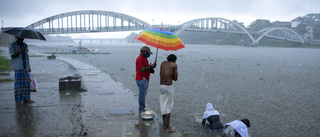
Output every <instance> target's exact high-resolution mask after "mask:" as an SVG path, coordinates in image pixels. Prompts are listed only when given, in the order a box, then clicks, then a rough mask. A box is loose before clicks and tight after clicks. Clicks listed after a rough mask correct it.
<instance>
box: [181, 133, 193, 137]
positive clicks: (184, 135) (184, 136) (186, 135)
mask: <svg viewBox="0 0 320 137" xmlns="http://www.w3.org/2000/svg"><path fill="white" fill-rule="evenodd" d="M190 136H191V134H188V133H182V134H181V137H190Z"/></svg>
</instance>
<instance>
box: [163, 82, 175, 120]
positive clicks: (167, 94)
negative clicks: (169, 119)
mask: <svg viewBox="0 0 320 137" xmlns="http://www.w3.org/2000/svg"><path fill="white" fill-rule="evenodd" d="M173 93H174V90H173V88H172V85H170V86H169V85H160V111H161V114H162V115H164V114H169V113H171V108H172V106H173Z"/></svg>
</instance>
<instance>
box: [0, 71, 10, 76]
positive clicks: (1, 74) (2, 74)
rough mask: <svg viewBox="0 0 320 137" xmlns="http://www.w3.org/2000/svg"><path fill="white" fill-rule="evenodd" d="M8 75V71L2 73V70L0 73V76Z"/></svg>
mask: <svg viewBox="0 0 320 137" xmlns="http://www.w3.org/2000/svg"><path fill="white" fill-rule="evenodd" d="M9 75H10V73H3V72H1V73H0V76H9Z"/></svg>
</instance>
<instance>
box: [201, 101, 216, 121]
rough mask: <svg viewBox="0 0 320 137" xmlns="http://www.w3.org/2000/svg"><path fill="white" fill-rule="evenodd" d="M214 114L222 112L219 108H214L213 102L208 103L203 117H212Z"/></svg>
mask: <svg viewBox="0 0 320 137" xmlns="http://www.w3.org/2000/svg"><path fill="white" fill-rule="evenodd" d="M212 115H220V113H219V112H218V111H217V110H214V109H213V106H212V104H211V103H207V105H206V111H205V112H204V113H203V117H202V119H207V118H208V117H210V116H212Z"/></svg>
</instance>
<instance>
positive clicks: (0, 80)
mask: <svg viewBox="0 0 320 137" xmlns="http://www.w3.org/2000/svg"><path fill="white" fill-rule="evenodd" d="M11 81H14V80H13V79H0V82H11Z"/></svg>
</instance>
